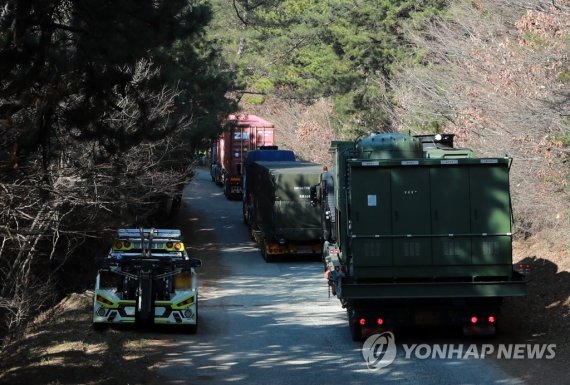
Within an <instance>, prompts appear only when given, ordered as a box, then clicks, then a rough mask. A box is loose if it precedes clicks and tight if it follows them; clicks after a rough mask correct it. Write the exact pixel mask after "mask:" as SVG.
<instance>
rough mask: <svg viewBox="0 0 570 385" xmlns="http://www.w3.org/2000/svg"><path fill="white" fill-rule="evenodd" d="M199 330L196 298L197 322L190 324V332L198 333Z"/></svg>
mask: <svg viewBox="0 0 570 385" xmlns="http://www.w3.org/2000/svg"><path fill="white" fill-rule="evenodd" d="M197 332H198V299H196V324H195V325H190V326H188V333H189V334H196V333H197Z"/></svg>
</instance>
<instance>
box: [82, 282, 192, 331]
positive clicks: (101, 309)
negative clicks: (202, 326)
mask: <svg viewBox="0 0 570 385" xmlns="http://www.w3.org/2000/svg"><path fill="white" fill-rule="evenodd" d="M197 296H198V294H197V293H194V292H183V293H179V294H177V295H176V296H174V297H173V299H172V300H170V301H159V300H157V301H154V317H153V323H154V324H162V325H165V324H167V325H168V324H170V325H196V323H197V322H196V321H197V319H196V310H197V309H196V304H197V302H196V299H197ZM182 303H183V304H182ZM135 322H136V300H121V299H119V298H118V297H117V296H116V295H115V294H114V293H113V292H112V291H109V290H96V291H95V296H94V300H93V323H95V324H109V325H113V324H114V325H118V324H133V323H135Z"/></svg>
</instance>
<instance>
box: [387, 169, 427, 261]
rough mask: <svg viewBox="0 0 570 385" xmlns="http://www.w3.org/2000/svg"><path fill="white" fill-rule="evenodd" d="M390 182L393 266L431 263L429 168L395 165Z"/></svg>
mask: <svg viewBox="0 0 570 385" xmlns="http://www.w3.org/2000/svg"><path fill="white" fill-rule="evenodd" d="M391 182H392V229H393V234H394V235H395V238H394V265H396V266H426V265H431V264H432V252H431V237H430V235H431V215H430V214H431V213H430V184H429V168H425V167H414V168H405V167H401V168H395V169H393V170H392V174H391Z"/></svg>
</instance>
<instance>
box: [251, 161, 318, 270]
mask: <svg viewBox="0 0 570 385" xmlns="http://www.w3.org/2000/svg"><path fill="white" fill-rule="evenodd" d="M322 171H323V168H322V166H320V165H317V164H314V163H309V162H292V161H288V162H285V161H284V162H279V161H273V162H254V163H253V164H252V167H251V170H249V172H248V175H247V178H248V180H249V182H248V183H251V185H250V187H251V190H248V191H249V194H250V197H251V205H250V206H251V208H250V215H249V226H250V230H251V232H252V235H253V236H254V238H255V240H256V241H257V242H258V244H259V247H260V249H261V254H262V256H263V258H264V259H265V260H266V261H267V262H271V261H274V260H275V259H276V258H277V257H279V256H283V255H294V254H317V255H318V254H320V253H321V251H322V241H321V222H320V208H319V207H318V205H316V204H313V203H311V200H310V189H311V186H312V185H314V184H317V183H318V182H319V179H320V174H321V173H322Z"/></svg>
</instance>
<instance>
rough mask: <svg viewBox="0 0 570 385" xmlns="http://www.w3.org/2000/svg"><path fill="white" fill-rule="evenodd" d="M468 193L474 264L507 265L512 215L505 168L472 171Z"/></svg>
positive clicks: (509, 260)
mask: <svg viewBox="0 0 570 385" xmlns="http://www.w3.org/2000/svg"><path fill="white" fill-rule="evenodd" d="M470 189H471V230H472V232H473V234H474V237H473V242H472V247H473V264H479V265H498V264H510V263H511V262H512V257H511V252H512V250H511V236H510V235H508V234H510V232H511V212H510V203H509V176H508V169H507V167H506V166H491V165H485V166H484V165H481V166H477V167H472V168H471V172H470ZM497 275H502V273H497Z"/></svg>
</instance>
